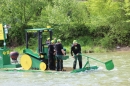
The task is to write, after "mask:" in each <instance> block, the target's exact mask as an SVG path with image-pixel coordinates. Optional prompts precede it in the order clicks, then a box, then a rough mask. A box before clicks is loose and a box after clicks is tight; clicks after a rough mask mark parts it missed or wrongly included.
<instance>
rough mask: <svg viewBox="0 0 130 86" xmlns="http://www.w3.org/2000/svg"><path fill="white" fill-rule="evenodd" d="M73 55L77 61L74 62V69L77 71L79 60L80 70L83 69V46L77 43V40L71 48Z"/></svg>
mask: <svg viewBox="0 0 130 86" xmlns="http://www.w3.org/2000/svg"><path fill="white" fill-rule="evenodd" d="M73 54H74V55H73ZM71 55H72V56H73V58H74V59H75V60H74V62H73V69H76V64H77V59H78V61H79V68H80V69H81V68H82V55H81V46H80V44H78V43H77V41H76V40H74V41H73V45H72V47H71Z"/></svg>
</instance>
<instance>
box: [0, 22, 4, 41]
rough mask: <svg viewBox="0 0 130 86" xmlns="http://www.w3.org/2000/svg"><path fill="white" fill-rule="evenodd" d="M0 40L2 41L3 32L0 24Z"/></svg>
mask: <svg viewBox="0 0 130 86" xmlns="http://www.w3.org/2000/svg"><path fill="white" fill-rule="evenodd" d="M0 40H4V32H3V26H2V24H0Z"/></svg>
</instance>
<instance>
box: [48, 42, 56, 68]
mask: <svg viewBox="0 0 130 86" xmlns="http://www.w3.org/2000/svg"><path fill="white" fill-rule="evenodd" d="M48 57H49V58H48V67H49V69H50V70H55V51H54V40H52V41H51V44H49V45H48Z"/></svg>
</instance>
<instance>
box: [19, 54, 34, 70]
mask: <svg viewBox="0 0 130 86" xmlns="http://www.w3.org/2000/svg"><path fill="white" fill-rule="evenodd" d="M20 62H21V66H22V68H23V69H24V70H29V69H30V68H31V66H32V59H31V57H30V56H29V55H26V54H25V55H23V56H22V57H21V59H20Z"/></svg>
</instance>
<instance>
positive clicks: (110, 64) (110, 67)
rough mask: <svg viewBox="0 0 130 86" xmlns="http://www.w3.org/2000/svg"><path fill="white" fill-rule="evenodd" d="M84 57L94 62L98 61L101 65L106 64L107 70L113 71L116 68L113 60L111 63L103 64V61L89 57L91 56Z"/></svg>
mask: <svg viewBox="0 0 130 86" xmlns="http://www.w3.org/2000/svg"><path fill="white" fill-rule="evenodd" d="M82 55H83V54H82ZM83 56H85V57H88V58H90V59H93V60H95V61H98V62H100V63H103V64H105V66H106V69H107V70H112V69H113V68H114V64H113V61H112V60H109V61H107V62H102V61H99V60H97V59H95V58H92V57H89V56H86V55H83Z"/></svg>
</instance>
